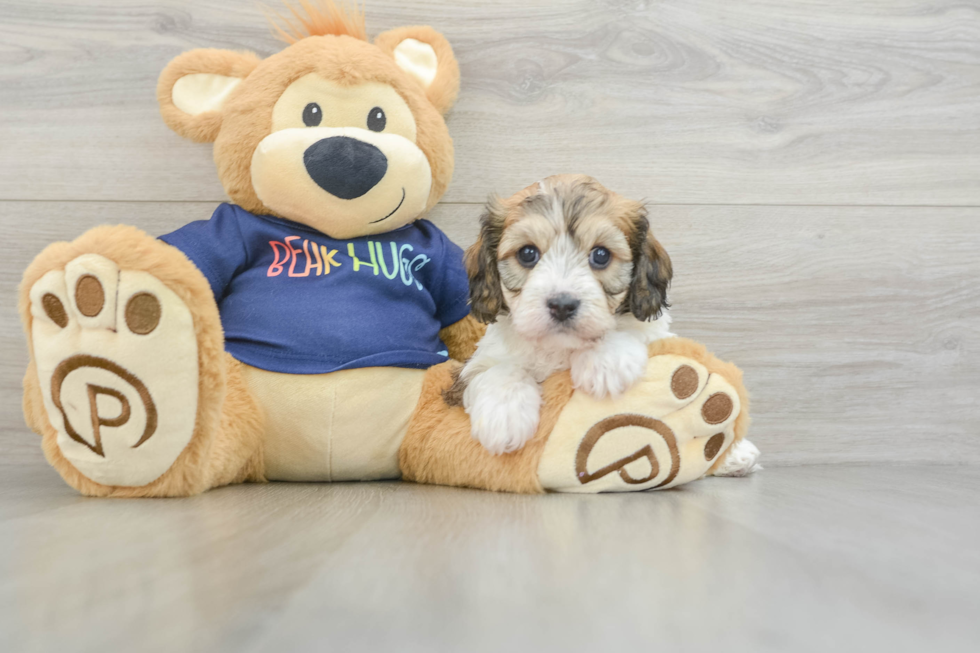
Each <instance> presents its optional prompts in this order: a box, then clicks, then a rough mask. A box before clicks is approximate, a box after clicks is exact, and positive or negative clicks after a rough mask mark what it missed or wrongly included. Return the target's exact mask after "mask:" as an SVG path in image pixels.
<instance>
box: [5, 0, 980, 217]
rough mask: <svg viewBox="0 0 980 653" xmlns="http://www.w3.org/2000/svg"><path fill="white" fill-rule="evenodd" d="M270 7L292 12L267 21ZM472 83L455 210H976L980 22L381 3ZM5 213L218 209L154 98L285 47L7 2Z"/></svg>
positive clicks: (241, 19)
mask: <svg viewBox="0 0 980 653" xmlns="http://www.w3.org/2000/svg"><path fill="white" fill-rule="evenodd" d="M269 1H270V3H273V4H274V3H275V2H277V0H269ZM367 13H368V22H369V30H370V32H371V33H372V34H376V33H378V32H380V31H382V30H385V29H388V28H391V27H394V26H398V25H404V24H415V23H418V22H425V23H430V24H432V25H434V26H436V27H437V28H438V29H440V30H441V31H443V32H444V33H445V34H446V35H447V36H448V38H449V39H450V41H451V42H452V43H453V45H454V47H455V49H456V52H457V55H458V58H459V60H460V64H461V70H462V80H463V86H462V92H461V95H460V101H459V104H458V105H457V107H456V109H455V110H454V111H453V112H452V115H451V117H450V119H449V124H450V129H451V132H452V133H453V135H454V137H455V140H456V145H457V151H458V157H457V167H456V178H455V182H454V184H453V185H452V186H451V188H450V191H449V194H448V196H447V197H446V199H447V201H450V202H474V201H482V200H483V199H484V198H485V196H486V195H487V193H488V192H490V191H491V190H495V189H496V190H501V191H502V190H503V189H508V188H514V187H518V186H519V185H520V184H524V183H526V182H527V180H529V179H537V178H540V177H543V176H546V175H548V174H553V173H556V172H588V173H591V174H593V175H595V176H598V177H600V178H603V179H605V180H607V181H608V182H609V183H610V184H613V185H615V186H616V187H617V188H619V189H621V190H622V191H623V192H625V193H628V194H631V195H634V196H645V197H647V198H649V199H651V200H653V201H656V202H660V203H684V204H686V203H699V204H732V203H737V204H746V203H756V204H916V205H977V204H980V5H978V4H977V3H976V2H963V1H962V0H900V1H898V2H896V1H894V0H861V1H859V2H855V1H854V0H827V1H825V2H820V3H804V2H792V1H790V0H752V1H751V2H726V1H723V0H693V1H692V0H665V1H662V2H654V1H652V0H650V1H648V0H606V1H601V2H596V1H594V0H569V1H567V2H552V1H549V0H504V1H503V2H494V3H486V2H482V1H480V0H469V1H466V2H435V1H428V2H415V3H406V2H402V1H401V0H372V1H371V2H369V3H368V5H367ZM0 17H2V20H0V43H2V44H3V45H2V46H0V109H2V111H3V120H2V121H0V143H2V144H3V146H2V147H0V199H40V200H73V199H88V200H137V201H140V200H157V201H169V200H200V201H217V200H220V199H222V198H223V193H222V190H221V188H220V186H219V184H218V182H217V179H216V176H215V174H214V171H213V167H212V163H211V156H210V148H209V147H207V146H203V145H194V144H191V143H188V142H184V141H182V140H181V139H179V138H178V137H177V136H176V135H174V134H172V133H170V132H168V130H167V129H166V127H164V125H163V123H162V121H161V120H160V117H159V115H158V112H157V108H156V101H155V97H154V94H155V83H156V77H157V75H158V74H159V72H160V71H161V70H162V68H163V67H164V65H165V64H166V63H167V61H169V60H170V59H171V58H172V57H174V56H176V55H177V54H179V53H180V52H182V51H183V50H186V49H189V48H192V47H221V48H237V49H250V50H254V51H256V52H258V53H259V54H261V55H263V56H265V55H268V54H270V53H273V52H275V51H277V50H278V49H279V48H280V47H281V45H280V44H279V43H278V42H277V41H276V40H275V39H274V38H273V37H272V35H271V33H270V30H269V28H268V26H267V25H266V23H265V21H264V19H263V17H262V16H261V13H260V11H259V8H258V6H257V4H256V3H251V2H240V1H239V0H205V1H195V2H190V1H183V2H181V1H177V0H154V1H153V2H147V1H146V0H114V1H113V2H106V1H104V0H103V1H99V0H0Z"/></svg>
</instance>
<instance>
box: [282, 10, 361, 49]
mask: <svg viewBox="0 0 980 653" xmlns="http://www.w3.org/2000/svg"><path fill="white" fill-rule="evenodd" d="M285 4H286V8H287V9H289V13H291V14H292V15H293V16H292V18H290V17H288V16H283V15H282V14H280V13H279V12H277V11H272V10H269V9H267V10H266V18H268V19H269V23H270V24H271V25H272V28H273V30H274V32H275V33H276V35H277V36H278V37H279V38H280V39H282V40H283V41H285V42H286V43H289V44H290V45H292V44H293V43H296V42H297V41H299V40H300V39H305V38H306V37H308V36H328V35H333V36H353V37H354V38H356V39H361V40H362V41H367V29H366V28H365V27H364V9H363V8H358V6H357V5H353V6H347V5H344V4H338V3H337V2H335V1H334V0H299V7H296V6H294V5H293V4H291V3H290V2H288V1H287V2H286V3H285ZM301 9H302V11H301ZM277 20H278V21H281V22H283V23H285V27H282V26H280V25H279V23H278V22H277Z"/></svg>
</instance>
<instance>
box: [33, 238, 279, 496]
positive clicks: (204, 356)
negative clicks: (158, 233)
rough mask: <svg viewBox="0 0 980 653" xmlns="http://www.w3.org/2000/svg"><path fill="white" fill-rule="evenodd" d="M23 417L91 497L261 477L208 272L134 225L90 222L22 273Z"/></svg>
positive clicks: (174, 491) (254, 433)
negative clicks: (26, 354) (27, 348)
mask: <svg viewBox="0 0 980 653" xmlns="http://www.w3.org/2000/svg"><path fill="white" fill-rule="evenodd" d="M20 307H21V319H22V320H23V321H24V325H25V329H26V331H27V333H28V334H29V337H30V340H31V350H32V351H31V360H30V363H29V365H28V368H27V373H26V375H25V376H24V416H25V418H26V420H27V423H28V425H29V426H30V427H31V428H32V429H34V431H36V432H37V433H39V434H40V435H41V436H42V439H41V446H42V448H43V449H44V455H45V457H46V458H47V459H48V462H50V463H51V464H52V465H53V466H54V467H55V469H57V470H58V472H59V473H60V474H61V476H62V478H64V479H65V481H66V482H67V483H68V484H69V485H71V486H72V487H74V488H75V489H77V490H79V491H80V492H82V493H83V494H87V495H90V496H141V497H142V496H146V497H148V496H188V495H191V494H196V493H198V492H202V491H204V490H206V489H208V488H210V487H215V486H218V485H225V484H228V483H236V482H241V481H245V480H262V479H263V478H264V476H263V467H262V440H261V438H262V433H263V419H262V415H261V411H260V410H259V408H258V405H257V404H256V402H255V400H254V397H253V396H252V395H251V393H250V391H249V390H248V388H247V386H246V385H245V382H244V380H243V376H242V371H241V364H240V363H238V362H237V361H235V360H234V359H232V358H231V356H230V355H228V354H227V353H225V351H224V338H223V335H222V331H221V322H220V318H219V317H218V308H217V306H216V305H215V302H214V297H213V294H212V292H211V288H210V286H209V285H208V282H207V280H206V279H205V278H204V276H203V275H202V274H201V273H200V272H199V271H198V270H197V268H195V267H194V265H193V264H192V263H191V262H190V261H189V260H188V259H187V257H186V256H184V255H183V254H182V253H181V252H180V251H178V250H177V249H175V248H173V247H171V246H170V245H168V244H166V243H163V242H161V241H159V240H157V239H155V238H152V237H150V236H148V235H147V234H145V233H143V232H141V231H139V230H138V229H135V228H133V227H126V226H116V227H97V228H95V229H92V230H91V231H89V232H87V233H85V234H83V235H82V236H79V238H77V239H76V240H75V241H74V242H71V243H55V244H53V245H50V246H49V247H48V248H47V249H45V250H44V251H43V252H42V253H41V254H39V255H38V257H37V258H35V259H34V262H33V263H31V265H30V266H29V267H28V269H27V270H26V271H25V273H24V280H23V282H22V284H21V289H20Z"/></svg>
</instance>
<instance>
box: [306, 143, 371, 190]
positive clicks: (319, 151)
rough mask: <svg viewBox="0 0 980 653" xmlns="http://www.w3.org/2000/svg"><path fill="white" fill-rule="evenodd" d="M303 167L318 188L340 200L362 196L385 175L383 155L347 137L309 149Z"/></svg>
mask: <svg viewBox="0 0 980 653" xmlns="http://www.w3.org/2000/svg"><path fill="white" fill-rule="evenodd" d="M303 163H305V164H306V171H307V172H308V173H309V175H310V178H312V179H313V181H315V182H316V185H317V186H319V187H320V188H322V189H323V190H325V191H327V192H328V193H330V194H331V195H335V196H337V197H339V198H340V199H342V200H352V199H355V198H357V197H360V196H361V195H364V194H365V193H366V192H368V191H369V190H371V189H372V188H374V187H375V186H376V185H377V184H378V182H379V181H381V180H382V179H383V178H384V176H385V173H386V172H387V171H388V158H387V157H386V156H385V155H384V152H382V151H381V150H379V149H378V148H377V147H375V146H374V145H371V144H370V143H365V142H364V141H360V140H357V139H356V138H351V137H349V136H331V137H330V138H324V139H323V140H319V141H317V142H316V143H314V144H313V145H310V146H309V147H308V148H306V152H304V153H303Z"/></svg>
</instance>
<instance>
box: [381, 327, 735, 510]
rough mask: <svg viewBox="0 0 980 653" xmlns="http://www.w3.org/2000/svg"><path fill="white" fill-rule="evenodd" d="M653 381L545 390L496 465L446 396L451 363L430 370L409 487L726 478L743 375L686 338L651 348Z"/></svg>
mask: <svg viewBox="0 0 980 653" xmlns="http://www.w3.org/2000/svg"><path fill="white" fill-rule="evenodd" d="M649 355H650V359H649V362H648V364H647V371H646V374H645V375H644V376H643V377H642V378H641V379H640V381H639V382H638V383H637V384H636V385H635V386H634V387H633V388H631V389H630V390H628V391H627V392H626V393H625V394H623V395H622V396H620V397H618V398H615V399H603V400H597V399H594V398H592V397H591V396H589V395H588V394H586V393H584V392H574V391H573V388H572V385H571V379H570V375H569V374H568V373H567V372H566V373H562V374H556V375H554V376H552V377H551V378H549V379H548V380H547V381H546V382H545V383H544V385H543V387H542V391H543V397H544V406H543V408H542V412H541V422H540V426H539V428H538V432H537V434H536V435H535V436H534V437H533V438H532V439H531V440H530V441H529V442H528V443H527V444H526V445H525V446H524V448H522V449H521V450H520V451H517V452H514V453H512V454H505V455H502V456H494V455H492V454H490V453H489V452H487V451H486V450H485V449H483V447H482V446H481V445H480V444H479V443H478V442H476V441H475V440H473V438H472V437H470V434H469V420H468V418H467V416H466V414H465V412H463V410H462V408H461V407H453V408H450V407H447V406H446V404H445V402H444V401H443V397H442V394H441V393H442V391H443V390H444V389H445V388H448V387H449V386H450V385H451V382H452V374H453V365H454V364H453V363H449V364H445V365H440V366H438V367H436V368H432V369H431V370H430V371H429V375H428V377H427V379H426V384H425V387H424V389H423V392H422V397H421V400H420V402H419V409H418V411H417V413H416V415H415V418H414V420H413V423H412V425H411V426H410V428H409V433H408V435H407V436H406V438H405V442H404V443H403V444H402V450H401V452H400V462H401V466H402V472H403V474H404V476H405V478H406V479H408V480H415V481H418V482H424V483H437V484H443V485H462V486H468V487H478V488H483V489H489V490H501V491H510V492H525V493H534V492H544V491H560V492H616V491H619V492H622V491H637V490H647V489H654V488H667V487H674V486H677V485H680V484H682V483H687V482H689V481H693V480H695V479H698V478H701V477H702V476H704V475H706V474H711V473H713V472H714V471H715V470H717V469H719V468H721V467H722V466H723V465H724V463H725V461H726V460H727V459H728V458H729V456H730V455H731V453H730V452H733V451H735V450H734V449H733V446H735V444H736V443H739V442H742V441H743V438H744V436H745V432H746V430H747V428H748V394H747V393H746V391H745V387H744V386H743V385H742V378H741V376H742V375H741V371H740V370H739V369H738V368H737V367H735V366H734V365H731V364H730V363H724V362H722V361H720V360H718V359H717V358H715V357H714V356H712V355H711V354H710V353H708V352H707V350H705V348H704V347H703V346H702V345H699V344H698V343H695V342H692V341H690V340H685V339H682V338H671V339H665V340H661V341H658V342H655V343H652V344H651V345H650V347H649Z"/></svg>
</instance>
